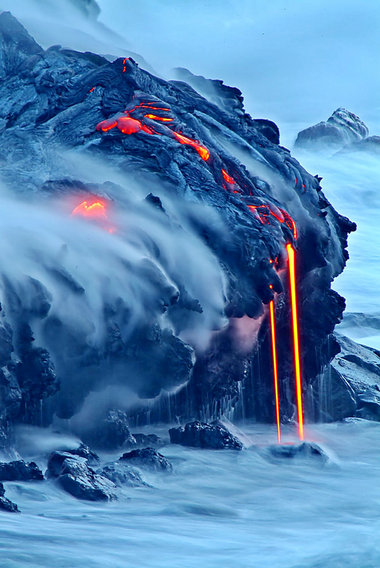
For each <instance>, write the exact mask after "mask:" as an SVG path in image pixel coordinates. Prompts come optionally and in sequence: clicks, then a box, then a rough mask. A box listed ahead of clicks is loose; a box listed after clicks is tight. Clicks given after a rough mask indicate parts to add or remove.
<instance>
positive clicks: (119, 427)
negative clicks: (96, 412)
mask: <svg viewBox="0 0 380 568" xmlns="http://www.w3.org/2000/svg"><path fill="white" fill-rule="evenodd" d="M85 439H86V441H88V443H89V444H91V445H92V446H94V447H95V448H101V449H104V450H117V449H119V448H121V447H122V446H126V447H134V446H136V440H135V439H134V437H133V436H132V434H131V432H130V431H129V427H128V415H127V413H126V412H124V411H122V410H110V411H108V412H107V415H106V416H105V418H104V419H103V420H101V421H100V422H99V423H98V424H96V426H95V427H94V428H93V429H92V430H90V431H88V432H86V434H85Z"/></svg>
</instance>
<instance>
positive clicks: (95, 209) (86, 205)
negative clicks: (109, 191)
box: [71, 201, 107, 219]
mask: <svg viewBox="0 0 380 568" xmlns="http://www.w3.org/2000/svg"><path fill="white" fill-rule="evenodd" d="M71 214H72V215H80V216H82V217H92V218H93V219H105V218H106V217H107V215H106V206H105V204H104V203H103V202H102V201H93V202H92V203H91V202H90V201H82V203H80V204H79V205H77V206H76V207H75V209H73V211H72V213H71Z"/></svg>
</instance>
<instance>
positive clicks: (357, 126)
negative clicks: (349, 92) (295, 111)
mask: <svg viewBox="0 0 380 568" xmlns="http://www.w3.org/2000/svg"><path fill="white" fill-rule="evenodd" d="M368 134H369V130H368V127H367V126H366V125H365V124H364V122H363V121H362V120H360V118H359V117H358V116H356V114H354V113H352V112H350V111H348V110H346V109H345V108H338V109H337V110H336V111H334V112H333V114H332V115H331V116H330V118H328V119H327V121H326V122H319V123H318V124H315V125H314V126H310V127H308V128H305V130H301V132H299V133H298V136H297V138H296V141H295V144H294V146H295V147H296V148H304V149H307V150H323V149H333V150H339V149H341V148H343V147H344V146H347V145H348V144H352V143H357V142H359V141H361V140H363V139H364V138H366V137H367V136H368Z"/></svg>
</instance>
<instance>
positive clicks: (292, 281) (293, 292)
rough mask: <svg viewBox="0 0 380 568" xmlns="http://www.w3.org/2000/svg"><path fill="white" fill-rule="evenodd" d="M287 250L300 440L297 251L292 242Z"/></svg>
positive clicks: (301, 438) (301, 421) (301, 431)
mask: <svg viewBox="0 0 380 568" xmlns="http://www.w3.org/2000/svg"><path fill="white" fill-rule="evenodd" d="M286 250H287V252H288V261H289V262H288V268H289V285H290V301H291V308H292V325H293V351H294V375H295V381H296V399H297V415H298V435H299V438H300V440H303V439H304V432H303V407H302V383H301V363H300V348H299V335H298V314H297V286H296V266H295V251H294V248H293V247H292V245H291V244H287V245H286Z"/></svg>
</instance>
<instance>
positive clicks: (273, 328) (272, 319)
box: [269, 285, 281, 444]
mask: <svg viewBox="0 0 380 568" xmlns="http://www.w3.org/2000/svg"><path fill="white" fill-rule="evenodd" d="M269 287H270V288H271V287H272V288H273V286H272V285H270V286H269ZM269 315H270V330H271V339H272V361H273V380H274V399H275V405H276V424H277V439H278V443H279V444H280V443H281V422H280V397H279V392H278V369H277V347H276V322H275V314H274V302H273V300H272V301H271V302H269Z"/></svg>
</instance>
